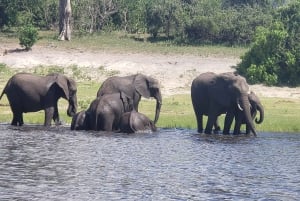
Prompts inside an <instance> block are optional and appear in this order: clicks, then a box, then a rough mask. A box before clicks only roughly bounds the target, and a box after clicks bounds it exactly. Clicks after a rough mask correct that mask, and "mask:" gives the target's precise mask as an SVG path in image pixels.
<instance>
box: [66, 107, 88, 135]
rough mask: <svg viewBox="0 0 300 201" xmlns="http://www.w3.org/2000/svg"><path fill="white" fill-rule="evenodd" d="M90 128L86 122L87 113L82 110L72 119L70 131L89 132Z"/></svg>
mask: <svg viewBox="0 0 300 201" xmlns="http://www.w3.org/2000/svg"><path fill="white" fill-rule="evenodd" d="M90 129H91V126H90V123H89V120H88V112H87V111H85V110H82V111H80V112H78V113H76V114H75V115H74V116H73V118H72V123H71V130H90Z"/></svg>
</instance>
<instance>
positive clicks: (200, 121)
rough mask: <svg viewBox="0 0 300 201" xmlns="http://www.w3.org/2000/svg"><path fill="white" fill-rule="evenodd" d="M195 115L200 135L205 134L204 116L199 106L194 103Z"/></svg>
mask: <svg viewBox="0 0 300 201" xmlns="http://www.w3.org/2000/svg"><path fill="white" fill-rule="evenodd" d="M193 107H194V111H195V115H196V120H197V128H198V133H202V132H203V114H202V112H201V111H200V110H199V109H198V107H197V104H196V103H195V104H194V103H193Z"/></svg>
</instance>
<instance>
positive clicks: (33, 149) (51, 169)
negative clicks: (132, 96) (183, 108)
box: [0, 124, 300, 201]
mask: <svg viewBox="0 0 300 201" xmlns="http://www.w3.org/2000/svg"><path fill="white" fill-rule="evenodd" d="M0 172H1V174H0V200H80V201H81V200H221V199H223V200H298V199H299V197H300V187H299V183H300V135H299V134H288V133H259V134H258V137H256V138H255V137H249V136H243V135H241V136H223V135H204V134H203V135H202V134H197V133H196V130H188V129H160V130H159V132H157V133H148V134H133V135H127V134H111V133H104V132H101V133H97V132H78V131H77V132H75V131H70V130H69V128H66V127H53V128H50V129H45V128H44V127H42V126H24V127H21V128H18V127H12V126H9V125H3V124H1V125H0Z"/></svg>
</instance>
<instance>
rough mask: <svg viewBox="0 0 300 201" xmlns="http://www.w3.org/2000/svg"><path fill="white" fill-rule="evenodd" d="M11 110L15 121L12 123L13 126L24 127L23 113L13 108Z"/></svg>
mask: <svg viewBox="0 0 300 201" xmlns="http://www.w3.org/2000/svg"><path fill="white" fill-rule="evenodd" d="M11 110H12V112H13V119H12V121H11V125H13V126H18V125H19V126H22V125H23V124H24V122H23V113H22V112H20V110H19V109H16V108H15V107H11Z"/></svg>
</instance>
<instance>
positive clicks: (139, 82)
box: [134, 74, 153, 98]
mask: <svg viewBox="0 0 300 201" xmlns="http://www.w3.org/2000/svg"><path fill="white" fill-rule="evenodd" d="M151 79H153V78H149V77H147V76H145V75H142V74H137V75H136V77H135V80H134V86H135V89H136V91H137V92H138V93H139V94H140V95H141V96H143V97H145V98H150V96H151V94H150V88H149V83H150V82H151Z"/></svg>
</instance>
